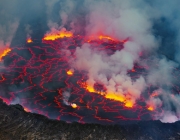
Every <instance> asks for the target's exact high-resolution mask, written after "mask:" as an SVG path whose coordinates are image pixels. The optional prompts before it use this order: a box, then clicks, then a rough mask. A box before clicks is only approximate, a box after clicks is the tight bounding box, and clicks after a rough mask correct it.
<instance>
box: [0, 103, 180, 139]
mask: <svg viewBox="0 0 180 140" xmlns="http://www.w3.org/2000/svg"><path fill="white" fill-rule="evenodd" d="M178 139H180V122H176V123H172V124H165V123H161V122H160V121H140V122H136V123H128V124H127V125H119V126H118V125H111V126H110V125H98V124H79V123H66V122H63V121H55V120H49V119H48V118H46V117H44V116H42V115H38V114H33V113H27V112H25V111H24V110H23V108H22V106H20V105H10V106H8V105H6V104H5V103H3V101H2V100H0V140H178Z"/></svg>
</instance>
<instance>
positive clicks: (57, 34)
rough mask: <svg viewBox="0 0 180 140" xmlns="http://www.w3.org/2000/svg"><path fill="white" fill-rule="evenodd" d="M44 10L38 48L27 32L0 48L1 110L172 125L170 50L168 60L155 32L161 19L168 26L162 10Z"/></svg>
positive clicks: (174, 94) (93, 4)
mask: <svg viewBox="0 0 180 140" xmlns="http://www.w3.org/2000/svg"><path fill="white" fill-rule="evenodd" d="M45 4H46V7H47V11H46V14H47V21H48V24H47V25H48V27H49V29H48V31H46V32H45V33H44V36H43V37H42V38H41V39H40V40H37V38H35V37H34V36H33V32H34V31H35V30H34V29H33V27H34V26H35V25H31V24H30V25H26V26H25V33H26V34H25V36H26V37H25V40H26V42H24V43H21V44H15V45H14V44H13V43H12V44H11V45H4V44H6V42H3V43H1V46H2V47H1V49H0V61H1V62H0V63H1V72H0V87H1V88H0V91H1V93H0V97H1V98H2V99H3V100H4V101H5V102H6V103H7V104H14V103H19V104H21V105H22V106H23V107H24V108H25V110H26V111H28V112H29V111H30V112H36V113H39V114H43V115H46V116H48V117H49V118H53V119H58V120H65V121H68V122H72V121H78V122H81V123H89V122H96V123H120V122H123V121H124V120H151V119H153V120H156V119H160V120H161V121H163V122H174V121H177V120H179V113H180V111H179V99H180V96H179V92H180V84H179V78H178V77H179V75H180V71H179V55H178V49H176V53H175V52H174V54H173V57H172V58H170V57H169V56H168V53H166V51H163V50H164V49H163V47H162V46H163V45H164V44H163V36H161V34H160V32H161V31H159V30H162V29H159V28H157V27H159V26H158V25H159V24H160V25H161V24H162V23H161V19H162V17H164V19H167V20H168V19H172V18H171V16H170V15H171V14H170V13H169V15H166V14H164V13H163V8H164V7H163V5H164V4H163V5H162V7H159V8H158V6H157V5H158V2H143V1H141V0H139V1H136V2H134V1H132V0H127V1H126V2H125V1H123V0H99V1H95V0H87V1H81V0H79V1H72V0H67V1H63V2H62V1H59V0H53V1H51V2H50V1H45ZM170 4H172V5H174V6H175V4H174V3H173V2H172V3H170ZM55 5H58V6H59V7H61V8H60V10H59V11H58V13H59V17H58V18H59V19H60V20H61V22H60V23H59V22H55V21H54V19H53V18H52V17H53V16H52V15H54V12H53V7H54V6H55ZM164 6H165V5H164ZM38 8H39V7H38ZM160 9H161V10H160ZM37 11H38V10H37ZM37 11H36V12H37ZM177 21H178V20H177ZM42 24H45V23H42ZM172 24H173V25H174V26H175V25H176V22H173V20H172ZM19 26H20V25H19ZM17 32H18V30H17ZM37 34H38V33H37ZM177 34H178V32H177ZM165 36H166V35H165ZM10 41H11V40H10ZM174 42H175V43H174V44H176V45H177V44H178V42H177V41H176V40H175V39H174ZM4 46H5V47H4ZM164 46H165V47H167V45H166V44H165V45H164ZM174 56H175V57H174Z"/></svg>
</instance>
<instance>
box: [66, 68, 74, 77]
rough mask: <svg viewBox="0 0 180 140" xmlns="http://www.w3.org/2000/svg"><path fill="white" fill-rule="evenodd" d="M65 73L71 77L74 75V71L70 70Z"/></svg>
mask: <svg viewBox="0 0 180 140" xmlns="http://www.w3.org/2000/svg"><path fill="white" fill-rule="evenodd" d="M66 73H67V75H69V76H72V75H73V74H74V70H72V69H70V70H68V71H67V72H66Z"/></svg>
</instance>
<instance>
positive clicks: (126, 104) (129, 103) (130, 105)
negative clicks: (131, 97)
mask: <svg viewBox="0 0 180 140" xmlns="http://www.w3.org/2000/svg"><path fill="white" fill-rule="evenodd" d="M125 106H126V107H129V108H131V107H133V102H132V101H126V102H125Z"/></svg>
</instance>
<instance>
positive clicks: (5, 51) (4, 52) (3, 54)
mask: <svg viewBox="0 0 180 140" xmlns="http://www.w3.org/2000/svg"><path fill="white" fill-rule="evenodd" d="M10 51H11V49H10V48H7V49H5V50H2V51H0V61H2V58H3V57H4V56H6V55H7V54H8V53H9V52H10Z"/></svg>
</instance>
